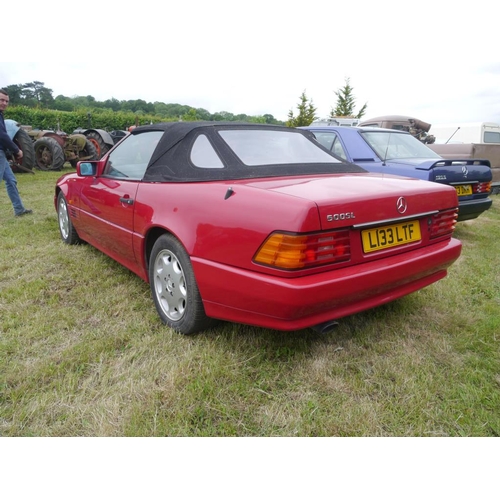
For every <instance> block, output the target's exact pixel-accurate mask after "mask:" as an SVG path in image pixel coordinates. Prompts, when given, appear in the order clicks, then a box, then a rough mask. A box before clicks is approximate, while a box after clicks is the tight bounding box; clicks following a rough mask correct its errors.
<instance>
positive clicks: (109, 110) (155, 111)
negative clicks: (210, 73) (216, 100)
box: [5, 78, 367, 128]
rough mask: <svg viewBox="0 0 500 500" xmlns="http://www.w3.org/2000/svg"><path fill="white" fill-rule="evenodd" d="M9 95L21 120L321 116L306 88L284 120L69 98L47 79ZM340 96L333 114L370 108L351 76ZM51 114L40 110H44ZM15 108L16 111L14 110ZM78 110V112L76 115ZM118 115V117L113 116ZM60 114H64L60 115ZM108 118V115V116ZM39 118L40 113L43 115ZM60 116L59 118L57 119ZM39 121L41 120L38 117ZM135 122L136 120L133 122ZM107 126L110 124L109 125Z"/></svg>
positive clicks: (300, 121) (306, 121)
mask: <svg viewBox="0 0 500 500" xmlns="http://www.w3.org/2000/svg"><path fill="white" fill-rule="evenodd" d="M5 90H7V92H8V94H9V97H10V106H11V108H16V107H17V108H16V113H15V114H16V115H17V116H18V118H16V119H17V120H18V121H20V122H23V121H25V120H23V119H19V115H20V114H21V115H22V114H23V113H22V110H24V115H25V118H29V117H31V116H32V115H33V112H35V110H36V112H37V113H38V114H39V115H41V114H43V120H48V121H54V119H55V117H56V115H55V114H54V112H58V111H60V112H63V113H68V114H71V115H74V119H75V120H77V121H80V122H81V121H84V122H86V123H80V124H79V126H82V127H102V128H105V127H104V126H103V125H102V124H100V125H98V124H97V123H93V119H94V121H95V119H97V121H99V122H102V121H103V120H104V121H113V122H116V121H117V120H116V118H117V115H120V116H121V117H122V119H121V120H119V121H120V122H121V121H124V122H132V123H129V125H133V124H135V125H138V124H144V123H150V122H152V121H153V122H156V121H177V120H182V121H197V120H206V121H242V122H253V123H267V124H274V125H285V124H286V125H287V126H289V127H300V126H307V125H310V124H311V123H312V122H313V121H315V120H316V119H318V118H319V117H318V116H317V108H316V107H315V106H314V103H313V100H312V99H310V98H308V97H307V95H306V91H305V90H304V91H303V92H302V94H301V96H300V101H299V103H298V104H297V106H296V109H297V113H296V114H295V113H294V111H293V109H290V111H289V113H288V120H287V121H286V122H282V121H280V120H277V119H276V118H274V116H273V115H271V114H264V115H259V116H251V115H247V114H244V113H241V114H237V115H235V114H233V113H230V112H227V111H219V112H216V113H210V112H209V111H207V110H206V109H203V108H193V107H191V106H188V105H183V104H176V103H169V104H166V103H164V102H154V103H151V102H146V101H144V100H143V99H131V100H122V101H120V100H118V99H115V98H113V97H112V98H110V99H106V100H105V101H97V100H96V99H95V98H94V97H93V96H91V95H87V96H74V97H67V96H64V95H58V96H56V97H53V91H52V89H50V88H48V87H46V86H45V84H44V82H40V81H33V82H29V83H25V84H16V85H8V86H7V87H5ZM334 93H335V95H336V96H337V102H336V105H335V106H332V108H331V111H330V115H329V116H330V117H334V116H344V117H346V116H348V117H353V118H361V117H362V116H363V115H364V114H365V112H366V108H367V104H366V103H365V104H364V105H363V106H362V107H361V109H360V110H358V111H357V112H356V111H355V105H356V99H355V97H354V89H353V87H352V86H351V84H350V79H349V78H346V79H345V83H344V86H343V87H341V88H339V89H338V90H337V91H335V92H334ZM26 108H28V109H29V110H31V112H30V113H27V112H26ZM44 110H45V111H46V112H47V113H49V114H48V115H47V113H41V112H42V111H44ZM13 111H14V110H13ZM75 113H76V115H75ZM112 115H115V118H114V119H112V118H110V117H111V116H112ZM58 116H59V117H60V116H61V115H58ZM105 117H107V118H105ZM40 119H42V118H41V116H40ZM58 119H59V118H58ZM37 121H40V120H37ZM134 122H135V123H134ZM35 126H36V127H40V128H44V126H41V125H40V124H38V123H37V124H35ZM106 128H107V127H106Z"/></svg>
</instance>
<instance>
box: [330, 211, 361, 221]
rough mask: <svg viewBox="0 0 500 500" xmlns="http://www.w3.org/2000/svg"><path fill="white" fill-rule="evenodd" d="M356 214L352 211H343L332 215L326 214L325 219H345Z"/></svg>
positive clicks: (351, 217)
mask: <svg viewBox="0 0 500 500" xmlns="http://www.w3.org/2000/svg"><path fill="white" fill-rule="evenodd" d="M355 218H356V216H355V215H354V212H344V213H342V214H333V215H327V216H326V220H327V221H328V222H332V221H334V220H346V219H355Z"/></svg>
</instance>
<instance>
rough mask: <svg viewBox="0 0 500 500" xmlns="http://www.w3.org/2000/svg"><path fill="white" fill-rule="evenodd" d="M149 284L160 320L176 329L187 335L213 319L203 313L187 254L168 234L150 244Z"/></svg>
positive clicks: (206, 325) (197, 330)
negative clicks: (151, 245)
mask: <svg viewBox="0 0 500 500" xmlns="http://www.w3.org/2000/svg"><path fill="white" fill-rule="evenodd" d="M149 284H150V287H151V292H152V294H153V300H154V303H155V306H156V310H157V311H158V314H159V315H160V318H161V320H162V321H163V323H165V324H166V325H168V326H169V327H171V328H173V329H174V330H176V331H178V332H179V333H182V334H184V335H191V334H193V333H197V332H199V331H201V330H206V329H207V328H210V327H211V326H213V325H214V324H215V323H216V321H215V320H213V319H211V318H208V317H207V315H206V314H205V308H204V307H203V302H202V300H201V296H200V292H199V290H198V285H197V283H196V279H195V276H194V272H193V267H192V265H191V261H190V258H189V255H188V254H187V252H186V250H185V249H184V247H183V246H182V245H181V243H180V242H179V241H178V240H177V239H176V238H175V237H174V236H172V235H170V234H163V235H162V236H160V237H159V238H158V239H157V240H156V242H155V244H154V245H153V249H152V251H151V257H150V261H149Z"/></svg>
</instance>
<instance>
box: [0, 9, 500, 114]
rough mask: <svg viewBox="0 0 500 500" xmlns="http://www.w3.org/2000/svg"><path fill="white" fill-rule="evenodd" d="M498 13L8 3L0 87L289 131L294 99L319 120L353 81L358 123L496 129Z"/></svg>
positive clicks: (499, 73)
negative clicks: (188, 110)
mask: <svg viewBox="0 0 500 500" xmlns="http://www.w3.org/2000/svg"><path fill="white" fill-rule="evenodd" d="M21 5H23V6H26V8H23V9H22V10H23V12H21V7H20V6H21ZM495 5H496V2H493V1H486V0H477V1H475V2H471V1H467V2H465V1H464V2H459V1H457V0H455V1H454V2H452V1H448V0H434V1H429V0H420V1H414V2H408V1H407V0H399V1H393V0H378V1H376V2H374V1H373V0H372V1H366V0H358V1H352V2H347V1H346V0H344V1H339V0H328V1H325V0H316V1H315V2H311V3H308V2H295V1H293V0H289V1H282V0H267V1H263V0H252V1H251V2H239V1H236V0H233V1H226V0H211V1H207V0H205V1H199V0H191V1H190V2H179V1H175V2H172V1H170V0H163V2H157V1H156V0H155V1H152V0H142V1H140V2H134V3H125V2H122V3H120V4H119V5H118V4H117V3H116V2H105V1H104V0H100V1H95V0H85V1H83V2H67V0H52V1H51V2H48V3H44V2H39V1H33V2H23V3H22V4H19V3H17V2H9V3H8V5H7V6H3V7H2V21H3V22H2V35H3V37H4V40H6V41H7V42H4V43H2V50H1V53H2V60H1V61H0V86H7V85H15V84H23V83H29V82H32V81H35V80H37V81H41V82H44V84H45V86H46V87H48V88H50V89H52V91H53V96H54V97H57V96H58V95H64V96H67V97H74V96H86V95H91V96H93V97H94V98H95V99H96V100H98V101H104V100H106V99H110V98H115V99H118V100H129V99H143V100H145V101H146V102H156V101H158V102H164V103H178V104H183V105H188V106H192V107H194V108H204V109H206V110H208V111H209V112H210V113H215V112H219V111H227V112H230V113H233V114H235V115H236V114H241V113H244V114H247V115H262V114H271V115H273V116H274V117H275V118H276V119H278V120H283V121H285V120H286V119H287V117H288V113H289V111H290V110H292V111H293V112H294V114H295V115H296V114H297V105H298V104H299V102H300V96H301V94H302V92H305V94H306V96H307V97H308V99H310V100H311V101H312V104H313V105H314V106H315V107H316V108H317V115H318V117H319V118H326V117H327V116H328V115H329V114H330V111H331V109H332V107H335V105H336V102H337V96H336V94H335V92H336V91H338V90H339V89H340V88H341V87H343V86H344V85H345V81H346V79H347V78H348V79H349V81H350V85H351V87H352V89H353V95H354V97H355V99H356V105H355V111H356V112H357V111H359V109H360V108H361V107H362V106H363V104H365V103H366V104H367V109H366V113H365V115H364V118H366V119H368V118H373V117H376V116H381V115H389V114H397V115H408V116H412V117H415V118H418V119H420V120H423V121H425V122H427V123H431V124H443V123H456V122H482V121H491V122H496V123H500V51H499V50H498V20H497V9H496V7H495ZM6 20H8V21H6ZM8 47H10V51H9V50H7V48H8Z"/></svg>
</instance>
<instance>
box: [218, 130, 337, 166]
mask: <svg viewBox="0 0 500 500" xmlns="http://www.w3.org/2000/svg"><path fill="white" fill-rule="evenodd" d="M219 134H220V136H221V137H222V138H223V139H224V141H225V142H226V143H227V145H228V146H229V147H230V148H231V149H232V150H233V152H234V153H235V154H236V156H238V158H239V159H240V160H241V161H242V163H244V164H245V165H248V166H259V165H280V164H304V163H341V162H340V161H339V160H337V159H336V158H334V157H333V156H331V155H329V154H328V153H326V152H325V151H323V150H322V149H320V148H319V147H318V146H317V145H316V144H315V143H314V142H312V141H310V140H309V139H307V138H306V137H305V136H304V135H302V134H298V133H296V132H292V131H290V132H284V131H277V130H273V131H270V130H248V129H247V130H220V131H219Z"/></svg>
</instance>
